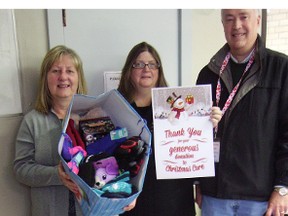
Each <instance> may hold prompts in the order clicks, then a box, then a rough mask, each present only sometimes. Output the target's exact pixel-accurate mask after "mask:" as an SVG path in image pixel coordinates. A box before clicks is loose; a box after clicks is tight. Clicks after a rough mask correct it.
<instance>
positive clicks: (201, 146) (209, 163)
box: [152, 85, 215, 179]
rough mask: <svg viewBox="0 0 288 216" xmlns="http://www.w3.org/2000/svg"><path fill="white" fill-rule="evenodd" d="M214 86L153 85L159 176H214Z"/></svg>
mask: <svg viewBox="0 0 288 216" xmlns="http://www.w3.org/2000/svg"><path fill="white" fill-rule="evenodd" d="M211 103H212V96H211V86H210V85H199V86H194V87H174V88H153V89H152V107H153V119H154V152H155V161H156V173H157V179H177V178H193V177H205V176H214V175H215V173H214V155H213V125H212V122H211V121H210V112H211Z"/></svg>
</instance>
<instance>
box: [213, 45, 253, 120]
mask: <svg viewBox="0 0 288 216" xmlns="http://www.w3.org/2000/svg"><path fill="white" fill-rule="evenodd" d="M230 58H231V53H230V52H228V54H227V55H226V57H225V59H224V61H223V63H222V66H221V68H220V71H219V78H218V81H217V87H216V106H219V101H220V97H221V82H220V77H221V75H222V74H223V73H224V70H225V68H226V66H227V65H228V62H229V60H230ZM254 58H255V48H254V49H253V51H252V55H251V56H250V58H249V61H248V64H247V65H246V68H245V70H244V72H243V74H242V76H241V78H240V80H239V81H238V83H237V84H236V86H235V87H234V88H233V90H232V92H231V93H230V95H229V97H228V99H227V100H226V102H225V105H224V107H223V109H222V115H224V113H225V112H226V110H227V109H228V108H229V106H230V104H231V102H232V100H233V98H234V96H235V95H236V93H237V91H238V89H239V86H240V84H241V82H242V79H243V77H244V75H245V74H246V72H247V71H248V70H249V68H250V67H251V65H252V64H253V62H254Z"/></svg>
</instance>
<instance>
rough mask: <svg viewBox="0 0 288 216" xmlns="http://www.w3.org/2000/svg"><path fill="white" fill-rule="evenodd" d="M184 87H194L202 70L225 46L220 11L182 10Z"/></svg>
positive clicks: (182, 81)
mask: <svg viewBox="0 0 288 216" xmlns="http://www.w3.org/2000/svg"><path fill="white" fill-rule="evenodd" d="M182 31H183V33H182V80H181V83H182V86H187V85H194V84H195V82H196V78H197V75H198V73H199V72H200V70H201V69H202V68H203V67H204V66H205V65H206V64H207V63H208V62H209V61H210V58H211V57H212V56H213V55H214V54H215V53H216V52H217V51H218V50H219V49H220V48H221V47H222V46H223V45H224V43H225V37H224V32H223V28H222V23H221V13H220V10H218V9H217V10H216V9H215V10H214V9H207V10H200V9H184V10H182Z"/></svg>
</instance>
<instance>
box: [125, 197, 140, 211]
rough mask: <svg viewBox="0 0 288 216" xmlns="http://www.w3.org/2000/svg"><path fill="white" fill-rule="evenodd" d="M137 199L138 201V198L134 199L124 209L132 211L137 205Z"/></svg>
mask: <svg viewBox="0 0 288 216" xmlns="http://www.w3.org/2000/svg"><path fill="white" fill-rule="evenodd" d="M136 201H137V199H135V200H133V202H132V203H130V204H129V205H128V206H126V207H124V209H123V210H124V211H130V210H132V209H133V208H134V207H135V205H136Z"/></svg>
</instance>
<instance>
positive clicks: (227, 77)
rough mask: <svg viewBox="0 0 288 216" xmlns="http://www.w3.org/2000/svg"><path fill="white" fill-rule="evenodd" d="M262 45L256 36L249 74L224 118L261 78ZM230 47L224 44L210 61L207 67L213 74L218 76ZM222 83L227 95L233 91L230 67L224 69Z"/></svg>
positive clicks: (263, 53) (259, 38)
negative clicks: (227, 92)
mask: <svg viewBox="0 0 288 216" xmlns="http://www.w3.org/2000/svg"><path fill="white" fill-rule="evenodd" d="M264 49H265V47H264V44H263V42H262V40H261V37H260V36H259V35H258V36H257V40H256V52H255V60H254V63H253V65H252V67H251V69H250V72H249V74H248V75H247V76H246V77H245V79H244V80H243V81H242V83H241V86H240V88H239V89H238V92H237V94H236V95H235V97H234V99H233V101H232V103H231V105H230V108H229V110H227V111H226V118H227V117H228V116H229V115H230V113H231V111H232V110H233V109H234V107H235V106H236V105H237V104H238V103H239V101H240V100H241V99H242V98H243V97H244V96H245V95H246V94H247V93H248V92H249V91H250V90H251V89H253V88H254V87H255V86H256V85H257V84H258V82H259V80H260V76H261V70H260V69H261V60H260V59H263V58H264V55H265V52H264ZM229 50H230V47H229V45H228V43H226V44H225V45H224V46H223V47H222V48H221V49H220V50H219V51H218V52H217V53H216V54H215V55H214V56H213V57H212V58H211V60H210V62H209V64H208V67H209V68H210V70H211V71H213V73H216V74H217V75H219V72H220V68H221V66H222V63H223V60H224V58H225V56H226V55H227V53H228V52H229ZM221 80H222V83H224V85H225V86H226V88H227V90H228V91H229V93H231V91H232V89H233V87H234V86H233V81H232V74H231V70H230V67H226V68H225V70H224V73H223V74H222V76H221Z"/></svg>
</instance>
